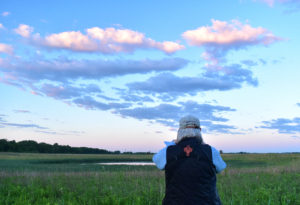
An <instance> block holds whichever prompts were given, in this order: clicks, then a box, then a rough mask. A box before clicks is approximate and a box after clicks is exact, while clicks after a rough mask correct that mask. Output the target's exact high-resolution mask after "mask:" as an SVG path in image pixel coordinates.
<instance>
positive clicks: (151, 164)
mask: <svg viewBox="0 0 300 205" xmlns="http://www.w3.org/2000/svg"><path fill="white" fill-rule="evenodd" d="M96 164H100V165H131V166H154V165H155V164H154V163H153V162H105V163H96Z"/></svg>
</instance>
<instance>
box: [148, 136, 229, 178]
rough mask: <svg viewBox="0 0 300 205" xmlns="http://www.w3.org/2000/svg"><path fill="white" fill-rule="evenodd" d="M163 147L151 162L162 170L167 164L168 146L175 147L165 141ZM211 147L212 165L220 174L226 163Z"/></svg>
mask: <svg viewBox="0 0 300 205" xmlns="http://www.w3.org/2000/svg"><path fill="white" fill-rule="evenodd" d="M165 145H166V147H164V148H163V149H161V150H160V151H159V152H158V153H156V154H155V155H154V156H153V158H152V160H153V162H154V163H155V164H156V166H157V167H158V168H159V169H164V168H165V166H166V163H167V148H168V146H171V145H176V144H175V142H167V141H165ZM210 147H211V151H212V160H213V164H214V165H215V167H216V171H217V173H219V172H221V171H222V170H224V169H225V168H226V163H225V162H224V161H223V159H222V157H221V155H220V153H219V152H218V150H217V149H216V148H214V147H212V146H210Z"/></svg>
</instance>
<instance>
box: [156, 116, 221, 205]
mask: <svg viewBox="0 0 300 205" xmlns="http://www.w3.org/2000/svg"><path fill="white" fill-rule="evenodd" d="M165 144H166V147H165V148H163V149H161V150H160V151H159V152H158V153H156V154H155V155H154V156H153V162H154V163H155V164H156V166H157V167H158V168H159V169H162V170H165V181H166V191H165V197H164V199H163V202H162V204H163V205H173V204H174V205H175V204H178V205H198V204H199V205H200V204H201V205H221V204H222V203H221V200H220V198H219V195H218V191H217V187H216V180H217V179H216V173H220V172H221V171H222V170H224V169H225V168H226V163H225V162H224V161H223V159H222V157H221V155H220V153H219V152H218V151H217V150H216V149H215V148H214V147H212V146H210V145H208V144H205V143H204V142H203V139H202V135H201V127H200V121H199V119H198V118H196V117H194V116H191V115H188V116H185V117H183V118H181V120H180V122H179V129H178V133H177V140H175V141H172V142H165Z"/></svg>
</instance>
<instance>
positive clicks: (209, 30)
mask: <svg viewBox="0 0 300 205" xmlns="http://www.w3.org/2000/svg"><path fill="white" fill-rule="evenodd" d="M182 37H183V38H184V39H185V40H187V42H188V43H189V44H190V45H195V46H230V47H236V46H242V45H252V44H264V45H268V44H271V43H273V42H274V41H277V40H279V38H278V37H276V36H275V35H274V34H272V33H271V32H270V31H268V30H267V29H264V28H262V27H257V28H254V27H251V26H250V25H249V24H242V23H241V22H239V21H237V20H233V21H231V22H226V21H219V20H212V26H202V27H199V28H197V29H195V30H188V31H186V32H184V33H183V34H182Z"/></svg>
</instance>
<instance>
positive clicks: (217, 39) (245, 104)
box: [0, 0, 300, 152]
mask: <svg viewBox="0 0 300 205" xmlns="http://www.w3.org/2000/svg"><path fill="white" fill-rule="evenodd" d="M0 9H1V10H0V14H1V15H0V93H1V100H0V138H6V139H8V140H16V141H20V140H25V139H31V140H35V141H38V142H47V143H51V144H52V143H56V142H57V143H59V144H68V145H71V146H87V147H96V148H105V149H109V150H121V151H152V152H155V151H157V150H158V149H160V148H162V147H163V146H164V145H163V141H169V140H173V139H175V138H176V132H177V127H178V120H179V119H180V118H181V117H182V116H184V115H186V114H193V115H195V116H197V117H199V119H200V122H201V126H202V130H203V137H204V140H205V142H207V143H208V144H211V145H213V146H215V147H216V148H217V149H222V150H223V151H225V152H238V151H247V152H293V151H299V150H300V93H299V91H298V88H299V87H300V81H299V76H300V70H299V64H300V59H299V57H298V55H299V45H300V38H299V36H300V29H299V26H298V24H299V20H300V1H298V0H256V1H255V0H239V1H238V0H230V1H187V2H184V3H183V2H182V1H174V0H172V1H133V0H128V1H121V0H120V1H85V2H82V1H47V2H41V1H11V0H10V1H6V0H4V1H1V3H0Z"/></svg>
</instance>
